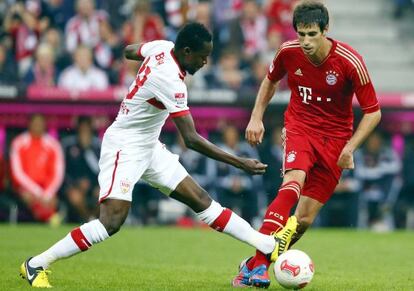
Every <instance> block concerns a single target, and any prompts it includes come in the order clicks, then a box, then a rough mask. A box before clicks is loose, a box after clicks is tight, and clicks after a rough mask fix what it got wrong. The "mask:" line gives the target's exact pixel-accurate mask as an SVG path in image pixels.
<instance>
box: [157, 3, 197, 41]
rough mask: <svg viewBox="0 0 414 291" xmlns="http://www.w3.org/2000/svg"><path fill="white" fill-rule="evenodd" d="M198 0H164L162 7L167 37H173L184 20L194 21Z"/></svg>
mask: <svg viewBox="0 0 414 291" xmlns="http://www.w3.org/2000/svg"><path fill="white" fill-rule="evenodd" d="M197 2H198V0H166V1H164V8H165V14H166V22H167V25H168V26H167V27H166V28H167V29H168V31H167V38H168V39H175V37H176V33H177V31H178V29H180V28H181V27H182V26H183V25H184V24H185V23H186V22H189V21H194V19H195V17H196V8H197Z"/></svg>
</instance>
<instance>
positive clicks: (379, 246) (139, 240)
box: [0, 225, 414, 291]
mask: <svg viewBox="0 0 414 291" xmlns="http://www.w3.org/2000/svg"><path fill="white" fill-rule="evenodd" d="M70 229H71V227H70V226H62V227H60V228H58V229H51V228H49V227H47V226H41V225H18V226H8V225H0V262H1V264H0V274H1V280H0V290H30V289H31V287H30V286H29V284H28V283H27V282H26V281H24V280H22V279H21V278H20V277H19V276H18V270H19V266H20V264H21V262H22V261H23V260H24V259H25V258H27V257H28V256H31V255H35V254H37V253H39V252H41V251H43V250H44V249H46V248H47V247H48V246H50V245H51V244H52V243H54V242H55V241H57V240H58V239H60V238H61V237H63V236H64V235H66V233H67V232H68V231H69V230H70ZM295 248H298V249H301V250H303V251H305V252H307V253H308V254H309V255H310V257H311V258H312V259H313V261H314V263H315V269H316V273H315V276H314V279H313V281H312V283H311V284H310V285H309V286H308V287H306V289H305V290H329V291H331V290H332V291H336V290H384V291H385V290H387V291H388V290H414V233H413V232H395V233H389V234H375V233H369V232H364V231H354V230H338V229H327V230H326V229H325V230H320V229H315V230H312V231H310V232H309V233H307V234H306V235H305V237H304V238H303V239H302V241H300V242H299V243H298V244H297V245H296V246H295ZM252 253H253V249H252V248H251V247H249V246H247V245H244V244H243V243H241V242H238V241H236V240H234V239H232V238H231V237H229V236H227V235H223V234H218V233H216V232H214V231H211V230H208V229H190V230H186V229H177V228H165V227H159V228H133V227H125V228H123V229H122V230H121V232H120V233H118V234H117V235H115V236H114V237H113V238H111V239H109V240H107V241H105V242H104V243H102V244H99V245H96V246H94V247H93V248H92V249H91V250H89V251H88V252H86V253H83V254H80V255H78V256H75V257H72V258H70V259H67V260H62V261H59V262H57V263H55V264H54V265H53V266H52V274H51V283H52V285H53V286H54V289H55V290H232V288H231V287H230V281H231V278H232V277H233V276H234V275H235V274H236V269H237V265H238V263H239V262H240V260H241V259H243V258H244V257H247V256H248V255H251V254H252ZM272 279H273V280H272V284H271V286H270V290H283V289H282V288H281V287H280V286H279V285H278V284H277V282H276V281H275V279H274V278H273V274H272Z"/></svg>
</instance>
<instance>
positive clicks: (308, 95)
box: [298, 86, 332, 104]
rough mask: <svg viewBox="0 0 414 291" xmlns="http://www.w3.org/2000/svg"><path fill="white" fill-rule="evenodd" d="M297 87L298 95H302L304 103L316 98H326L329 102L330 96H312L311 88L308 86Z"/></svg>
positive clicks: (317, 99) (318, 99)
mask: <svg viewBox="0 0 414 291" xmlns="http://www.w3.org/2000/svg"><path fill="white" fill-rule="evenodd" d="M298 88H299V95H300V97H302V102H303V103H305V104H310V103H309V102H308V101H312V100H316V101H318V102H321V101H322V100H323V99H325V100H326V102H331V100H332V99H331V98H322V97H316V98H314V97H313V96H312V88H309V87H303V86H298Z"/></svg>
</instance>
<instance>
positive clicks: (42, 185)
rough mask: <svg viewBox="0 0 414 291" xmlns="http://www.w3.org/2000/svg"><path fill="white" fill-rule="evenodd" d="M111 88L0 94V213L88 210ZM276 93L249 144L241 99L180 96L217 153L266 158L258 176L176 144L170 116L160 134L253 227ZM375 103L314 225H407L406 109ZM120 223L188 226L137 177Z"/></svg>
mask: <svg viewBox="0 0 414 291" xmlns="http://www.w3.org/2000/svg"><path fill="white" fill-rule="evenodd" d="M115 91H116V89H114V90H110V91H108V92H106V93H105V94H106V95H105V94H104V93H102V92H101V93H102V94H103V95H105V96H106V97H105V98H102V99H100V100H99V101H97V100H95V99H94V97H91V98H88V96H92V95H93V94H95V92H94V91H91V92H83V93H82V95H79V96H83V98H78V99H72V98H71V99H69V100H65V99H64V98H63V99H62V98H60V95H59V94H57V96H58V97H57V98H56V99H53V98H52V99H49V97H47V98H46V97H45V99H44V100H38V99H36V98H35V99H33V100H26V101H18V100H13V101H12V100H3V101H1V102H0V220H1V221H7V222H11V223H17V222H27V221H39V222H45V223H50V224H59V223H62V222H83V221H88V220H90V219H92V218H93V217H96V215H97V206H98V204H97V195H98V193H99V187H98V185H97V174H98V171H99V169H98V160H99V153H100V142H101V137H102V135H103V133H104V131H105V129H106V128H107V126H108V125H109V124H110V123H111V122H112V120H113V119H114V118H115V116H116V114H117V112H118V109H119V101H115V100H117V99H119V97H117V95H116V94H115V93H114V92H115ZM103 95H102V96H103ZM285 95H286V93H282V94H281V98H280V100H279V101H278V102H276V103H274V104H271V105H270V107H269V110H268V112H267V113H266V115H265V120H264V122H265V126H266V137H265V141H264V143H263V144H262V145H260V146H259V147H257V148H252V147H250V146H249V145H247V144H246V142H245V141H244V129H245V127H246V125H247V122H248V119H249V117H250V110H251V104H250V105H248V104H243V103H241V104H238V105H237V106H236V105H235V103H234V102H231V103H230V104H223V103H221V104H220V103H212V104H209V103H206V102H204V103H201V102H198V101H196V102H194V103H190V108H191V112H192V115H193V116H194V119H195V120H196V124H197V129H198V131H199V132H200V133H201V134H202V135H203V136H205V137H207V138H209V139H211V140H212V141H213V142H215V143H216V144H218V145H220V146H221V147H223V148H224V149H225V150H226V151H229V152H233V153H235V154H238V155H243V156H248V157H253V158H258V159H260V160H262V161H263V162H265V163H267V164H269V168H268V171H267V173H266V174H265V175H264V176H262V177H261V176H255V177H251V176H249V175H246V174H245V173H243V172H241V171H239V170H237V169H233V168H232V167H229V166H227V165H225V164H222V163H219V162H216V161H213V160H211V159H208V158H206V157H204V156H202V155H200V154H198V153H196V152H194V151H191V150H188V149H186V147H185V145H184V144H183V142H182V140H181V138H180V136H179V135H177V132H176V130H175V127H174V124H173V123H172V122H171V121H170V120H168V122H167V123H166V125H165V127H164V131H163V133H162V135H161V138H160V139H161V141H162V142H163V143H165V144H166V145H167V147H168V148H169V149H170V150H171V151H173V152H174V153H177V154H179V155H180V159H181V162H182V164H183V165H184V166H185V167H186V169H187V170H188V171H189V173H190V174H191V175H193V176H194V177H195V179H196V180H197V181H198V182H199V183H200V184H201V185H202V186H203V187H204V188H206V189H207V190H208V191H209V192H210V193H211V195H212V196H213V197H215V198H216V199H218V200H219V201H220V202H221V203H222V204H223V205H225V206H227V207H231V208H233V209H235V211H237V212H238V213H240V214H241V215H242V216H243V217H244V218H246V219H247V220H248V221H249V222H251V223H252V224H254V225H259V224H260V222H261V217H262V215H263V212H264V211H265V209H266V206H267V204H268V203H269V202H270V201H271V200H272V199H273V198H274V195H275V194H276V192H277V189H278V187H279V185H280V182H281V177H280V173H281V172H280V169H281V161H282V157H283V148H282V144H281V138H280V136H281V129H282V124H281V122H282V117H283V111H284V109H285V106H286V102H287V100H288V98H287V99H286V96H285ZM39 96H47V94H39ZM401 96H402V95H401ZM26 97H27V98H28V96H26ZM50 97H52V95H50ZM112 98H115V100H114V99H112ZM276 98H278V97H276ZM190 100H191V93H190ZM392 100H393V102H395V100H398V99H392ZM384 104H385V105H384V107H383V111H384V117H383V118H384V119H383V122H382V124H381V126H380V128H379V130H378V131H376V132H375V133H374V134H372V136H371V137H370V138H369V139H368V140H367V142H366V143H365V144H364V145H363V146H362V147H361V149H360V150H359V151H358V152H357V153H356V154H355V163H356V170H355V171H349V172H345V173H344V175H343V178H342V179H341V181H340V183H339V185H338V187H337V189H336V191H335V194H334V195H333V197H332V199H331V200H330V201H329V203H327V205H326V206H325V207H324V209H323V210H322V212H321V214H320V216H319V217H318V220H317V225H318V226H337V227H360V228H370V229H373V230H376V231H390V230H393V229H395V228H414V184H413V181H414V179H413V174H412V173H413V170H414V169H413V167H414V131H413V129H414V127H413V126H414V111H413V110H412V109H409V108H407V109H405V110H403V109H401V107H400V106H395V107H393V106H392V104H393V103H392V102H391V101H389V102H387V101H385V102H384ZM407 104H410V103H409V102H408V103H407ZM356 108H357V106H356ZM359 118H360V112H359V111H358V110H356V119H357V120H358V119H359ZM34 165H36V166H34ZM127 223H130V224H144V225H146V224H152V223H165V224H179V225H182V226H196V225H198V224H197V222H196V221H194V220H193V214H192V213H191V212H189V211H188V210H187V209H186V207H184V206H183V205H182V204H180V203H177V202H174V201H172V200H169V199H166V198H165V197H163V196H162V195H161V194H160V193H159V192H158V191H157V190H155V189H153V188H151V187H150V186H149V185H147V184H144V183H138V184H137V185H136V187H135V189H134V201H133V205H132V209H131V213H130V215H129V217H128V220H127Z"/></svg>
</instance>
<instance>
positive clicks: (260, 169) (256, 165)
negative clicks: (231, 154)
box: [240, 158, 267, 175]
mask: <svg viewBox="0 0 414 291" xmlns="http://www.w3.org/2000/svg"><path fill="white" fill-rule="evenodd" d="M266 168H267V165H266V164H263V163H261V162H260V161H258V160H256V159H246V158H240V169H242V170H243V171H245V172H246V173H248V174H251V175H263V174H264V173H265V172H266Z"/></svg>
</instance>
